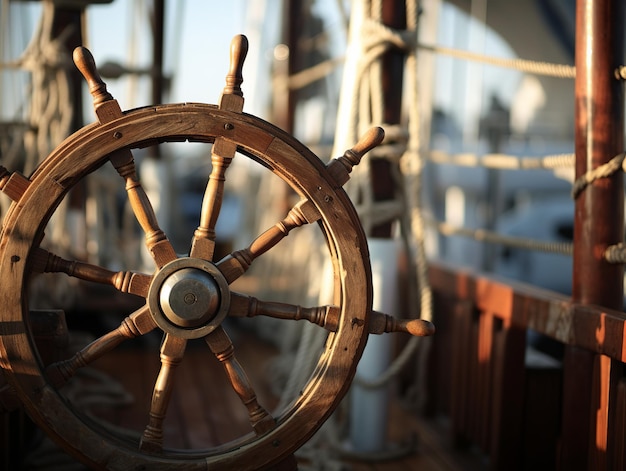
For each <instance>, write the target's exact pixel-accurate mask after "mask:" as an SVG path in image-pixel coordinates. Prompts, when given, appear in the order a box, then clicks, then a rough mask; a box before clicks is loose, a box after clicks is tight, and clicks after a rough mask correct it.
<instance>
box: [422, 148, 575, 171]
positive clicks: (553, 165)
mask: <svg viewBox="0 0 626 471" xmlns="http://www.w3.org/2000/svg"><path fill="white" fill-rule="evenodd" d="M425 153H426V154H427V155H428V159H429V160H430V161H431V162H434V163H437V164H452V165H459V166H463V167H479V166H481V167H486V168H497V169H503V170H535V169H548V170H554V169H558V168H572V167H573V166H574V162H575V160H576V157H575V155H574V154H553V155H546V156H543V157H519V156H515V155H506V154H484V155H481V156H479V155H476V154H470V153H459V154H449V153H447V152H444V151H440V150H427V151H425Z"/></svg>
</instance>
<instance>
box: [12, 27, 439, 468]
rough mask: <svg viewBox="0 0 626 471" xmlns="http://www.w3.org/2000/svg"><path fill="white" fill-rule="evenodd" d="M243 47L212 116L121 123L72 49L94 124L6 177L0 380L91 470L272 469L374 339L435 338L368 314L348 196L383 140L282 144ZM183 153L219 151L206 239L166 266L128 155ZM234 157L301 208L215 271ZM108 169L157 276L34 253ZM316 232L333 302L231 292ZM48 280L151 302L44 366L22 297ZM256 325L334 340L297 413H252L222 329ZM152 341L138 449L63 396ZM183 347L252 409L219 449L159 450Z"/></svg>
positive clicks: (338, 394)
mask: <svg viewBox="0 0 626 471" xmlns="http://www.w3.org/2000/svg"><path fill="white" fill-rule="evenodd" d="M247 47H248V46H247V40H246V38H245V37H244V36H237V37H235V38H234V39H233V42H232V45H231V66H230V69H229V71H228V74H227V76H226V87H225V88H224V91H223V94H222V96H221V98H220V101H219V105H218V106H215V105H207V104H196V103H185V104H169V105H162V106H150V107H145V108H140V109H134V110H131V111H125V112H124V111H122V110H121V109H120V106H119V105H118V102H117V101H116V100H114V99H113V97H112V96H111V95H110V93H109V92H108V91H107V88H106V85H105V84H104V82H103V81H102V79H101V78H100V76H99V75H98V73H97V71H96V66H95V63H94V60H93V57H92V56H91V54H90V53H89V51H88V50H86V49H85V48H77V49H76V50H75V51H74V61H75V63H76V65H77V67H78V68H79V69H80V71H81V73H82V74H83V75H84V77H85V79H86V80H87V82H88V85H89V90H90V93H91V95H92V96H93V102H94V107H95V112H96V115H97V118H98V121H97V122H95V123H93V124H91V125H88V126H86V127H84V128H82V129H81V130H79V131H78V132H76V133H74V134H73V135H71V136H70V137H68V138H67V139H66V140H65V141H64V142H63V143H61V144H60V145H59V146H58V147H57V148H56V150H54V151H53V152H52V153H51V154H50V155H49V156H48V158H47V159H46V160H45V161H43V163H42V164H41V165H40V166H39V167H38V168H37V169H36V171H35V172H34V173H33V175H32V176H31V177H30V178H26V177H25V176H22V175H21V174H19V173H17V172H13V173H12V172H9V171H8V170H7V169H5V168H2V167H0V188H1V189H2V190H3V192H4V193H6V194H7V195H9V197H11V199H12V200H13V204H12V205H11V208H10V210H9V211H8V213H7V214H6V216H5V219H4V223H3V227H2V238H1V242H0V276H1V277H2V285H1V287H0V305H1V306H2V308H1V310H0V315H1V317H0V360H1V362H2V363H1V364H2V368H3V370H4V372H5V374H6V376H7V380H8V382H9V384H10V385H11V387H12V388H14V390H15V392H16V394H17V396H18V397H19V399H20V400H21V402H22V403H23V405H24V408H25V409H26V411H27V412H28V414H29V415H30V416H31V417H32V418H33V420H34V421H35V422H36V423H37V424H38V425H39V426H40V427H41V428H42V429H43V430H44V431H45V432H46V433H47V434H48V435H49V436H50V437H51V438H53V439H54V440H55V441H56V442H57V443H59V444H60V445H61V446H62V447H63V448H64V449H65V450H66V451H67V452H69V453H70V454H71V455H73V456H75V457H76V458H77V459H79V460H81V461H82V462H84V463H85V464H87V465H89V466H91V467H93V468H101V469H133V470H140V469H150V470H155V469H163V470H165V469H167V470H174V469H184V470H193V469H203V470H204V469H237V470H246V469H267V468H271V467H272V466H274V465H275V464H276V463H279V462H281V461H283V460H284V459H285V458H286V457H289V456H291V455H292V454H293V452H294V451H295V450H296V449H297V448H299V447H300V446H302V445H303V444H304V443H305V442H306V441H307V440H308V439H309V438H310V437H311V436H312V435H313V434H314V433H315V432H316V430H317V429H318V428H319V427H320V426H321V425H322V423H323V422H324V421H325V420H326V419H327V418H328V416H329V415H330V414H331V413H332V412H333V410H334V409H335V408H336V407H337V405H338V404H339V402H340V401H341V399H342V398H343V397H344V395H345V393H346V392H347V390H348V388H349V385H350V383H351V381H352V379H353V376H354V373H355V369H356V365H357V362H358V361H359V359H360V356H361V353H362V351H363V348H364V347H365V343H366V340H367V337H368V335H369V334H370V333H376V334H380V333H384V332H391V331H404V332H409V333H411V334H413V335H430V334H432V333H433V332H434V328H433V326H432V324H430V323H429V322H426V321H422V320H418V319H414V320H398V319H395V318H393V317H391V316H389V315H387V314H383V313H379V312H373V311H372V283H371V272H370V265H369V257H368V249H367V243H366V239H365V235H364V233H363V230H362V228H361V225H360V223H359V219H358V216H357V214H356V211H355V209H354V207H353V206H352V204H351V202H350V200H349V199H348V197H347V195H346V193H345V192H344V190H343V189H342V185H343V184H344V183H345V182H346V181H347V180H348V178H349V173H350V171H351V169H352V167H353V166H354V165H356V164H358V163H359V160H360V159H361V157H362V156H363V155H364V154H365V153H366V152H367V151H368V150H370V149H371V148H373V147H374V146H376V145H377V144H379V143H380V142H381V141H382V139H383V131H382V129H380V128H375V129H372V130H370V131H369V132H368V133H366V134H365V136H364V137H363V138H362V139H361V141H360V142H359V143H357V144H356V145H355V147H353V148H352V149H350V150H348V151H346V152H345V154H344V155H343V156H341V157H339V158H337V159H334V160H332V161H331V162H330V163H329V164H327V165H326V164H324V163H323V162H322V161H321V160H320V159H319V158H318V157H317V156H315V155H314V154H313V153H312V152H311V151H310V150H308V149H307V148H306V147H305V146H304V145H302V144H301V143H299V142H298V141H297V140H296V139H294V138H293V137H291V136H290V135H288V134H286V133H285V132H283V131H281V130H280V129H278V128H276V127H274V126H273V125H271V124H269V123H267V122H265V121H263V120H261V119H259V118H257V117H254V116H250V115H247V114H245V113H243V112H242V110H243V103H244V100H243V94H242V92H241V88H240V85H241V83H242V81H243V77H242V67H243V61H244V58H245V55H246V52H247ZM177 141H192V142H201V143H209V144H212V147H211V164H212V170H211V174H210V176H209V180H208V183H207V186H206V191H205V194H204V199H203V203H202V210H201V214H200V215H199V225H198V228H197V229H196V230H195V232H194V233H193V237H192V241H191V246H190V250H189V253H188V255H186V256H179V255H177V254H176V253H175V251H174V249H173V247H172V244H171V243H170V240H169V239H168V237H167V236H166V234H165V233H164V231H163V230H162V229H161V228H160V227H159V225H158V221H157V218H156V216H155V212H154V210H153V208H152V205H151V203H150V201H149V199H148V197H147V195H146V192H145V191H144V189H143V187H142V184H141V182H140V180H139V178H138V175H137V170H136V167H135V163H134V159H133V154H132V151H133V149H138V148H142V147H145V146H148V145H157V144H161V143H165V142H177ZM236 153H238V154H241V155H243V156H246V157H248V158H250V159H253V160H254V161H256V162H258V163H260V164H261V165H262V166H263V167H265V168H266V169H267V170H269V171H271V172H273V173H274V174H275V175H277V176H278V177H280V178H281V179H282V180H283V181H285V182H286V183H287V184H288V185H289V186H290V187H291V189H293V191H294V192H295V193H296V194H297V195H298V197H299V202H298V203H297V204H295V205H294V206H293V208H292V209H291V210H290V211H289V212H288V214H287V215H286V217H285V218H284V219H283V220H281V221H279V222H277V223H276V224H275V225H274V226H273V227H271V228H269V229H268V230H267V231H265V232H263V233H262V234H261V235H259V236H258V237H256V239H254V240H253V241H252V243H251V244H250V245H249V246H248V247H246V248H243V249H241V250H236V251H234V252H232V253H230V254H229V255H227V256H226V257H224V258H221V259H220V260H214V248H215V244H216V233H215V226H216V221H217V219H218V216H219V213H220V207H221V205H222V199H223V193H224V183H225V174H226V170H227V168H228V166H229V164H230V163H231V161H232V159H233V158H234V157H235V154H236ZM105 165H112V166H113V167H114V168H115V170H117V172H118V173H119V175H120V176H121V178H122V179H123V180H124V181H125V189H126V192H127V196H128V200H129V203H130V205H131V207H132V209H133V212H134V214H135V216H136V218H137V221H138V222H139V225H140V226H141V228H142V229H143V232H144V233H145V244H146V247H147V249H148V251H149V253H150V254H151V256H152V258H153V259H154V262H155V266H156V269H155V271H154V272H153V273H150V274H148V273H141V272H134V271H118V272H114V271H111V270H108V269H106V268H104V267H100V266H97V265H94V264H88V263H85V262H81V261H78V260H66V259H64V258H62V257H61V256H59V255H57V254H55V253H52V252H51V251H48V250H46V249H44V248H43V247H42V241H44V240H45V235H44V231H45V228H46V225H47V223H48V221H49V220H50V218H51V217H52V215H53V214H54V213H55V211H56V209H57V207H58V206H59V204H60V202H61V201H62V200H63V199H64V198H65V197H66V195H67V194H68V192H69V190H70V189H71V188H73V187H74V186H75V185H76V184H77V183H78V182H79V181H81V179H83V178H85V177H86V176H87V175H89V174H90V173H92V172H94V171H95V170H97V169H98V168H100V167H102V166H105ZM313 223H317V225H318V226H319V228H320V230H321V231H322V233H323V235H324V237H325V240H326V242H327V248H328V252H329V254H330V258H331V259H332V262H333V271H334V286H335V289H334V299H333V302H332V304H330V305H326V306H317V307H312V308H306V307H301V306H298V305H292V304H288V303H278V302H269V301H264V300H260V299H256V298H254V297H252V296H248V295H244V294H241V293H238V292H235V291H233V290H232V289H231V284H232V283H233V282H234V281H235V280H237V279H238V278H239V277H241V276H242V275H243V274H244V273H246V271H247V270H248V268H249V267H250V266H251V264H252V263H253V262H254V260H255V259H257V257H260V256H262V255H263V254H264V253H265V252H267V251H268V250H270V249H272V248H274V247H275V246H276V245H277V244H278V243H279V242H280V241H281V240H282V239H283V238H284V237H285V236H287V235H288V234H289V232H290V231H291V230H292V229H294V228H297V227H298V226H302V225H305V224H313ZM275 250H279V248H276V249H275ZM47 273H65V274H67V275H69V276H70V277H73V278H76V279H78V280H86V281H88V282H95V283H99V284H102V285H109V286H113V287H114V288H116V289H117V290H119V291H120V292H122V293H129V294H130V295H135V296H138V297H141V298H144V299H145V304H144V305H143V307H141V308H139V309H137V310H136V311H135V312H133V313H132V314H131V315H129V316H128V317H126V318H125V319H124V320H123V321H122V322H121V324H120V325H119V327H117V328H115V329H113V330H111V331H110V332H108V333H106V334H104V335H102V336H100V337H98V338H96V339H95V340H94V341H92V342H91V343H89V344H88V345H87V346H86V347H84V348H82V349H80V350H79V351H77V352H75V353H73V354H72V355H71V356H70V357H69V358H66V359H65V360H62V361H58V362H56V363H53V364H50V365H47V366H44V365H43V363H42V360H41V357H40V355H39V352H38V350H37V348H36V346H35V342H34V341H33V334H32V329H31V322H30V319H29V312H30V311H29V285H30V281H31V280H32V279H33V278H35V277H40V276H41V277H45V276H49V275H46V274H47ZM261 315H263V316H271V317H274V318H279V319H285V320H289V319H292V320H307V321H309V322H311V323H314V324H317V325H319V326H320V328H324V329H326V330H327V331H328V332H329V334H328V338H327V341H326V344H325V347H324V351H323V352H322V353H321V355H320V358H319V361H318V363H317V366H316V368H315V370H314V372H313V373H312V375H311V377H310V379H309V381H308V383H307V384H306V386H305V387H304V388H303V390H302V392H301V394H300V395H299V397H298V398H296V399H295V400H294V401H293V403H292V404H291V406H289V407H287V408H286V409H285V410H284V411H282V412H281V413H280V414H277V415H276V416H274V415H273V414H272V413H270V411H268V410H267V409H266V408H264V407H263V405H262V404H260V403H259V400H258V399H257V394H256V393H255V389H254V387H253V385H252V384H251V382H250V380H249V379H248V376H247V374H246V372H245V370H244V368H243V367H242V365H241V364H240V363H239V362H238V360H237V356H236V351H235V348H234V347H233V343H232V342H231V340H230V338H229V335H228V333H227V331H226V329H225V328H224V326H223V325H222V323H223V321H224V319H226V318H227V317H229V316H231V317H253V316H261ZM159 329H160V330H161V331H162V332H163V340H162V343H161V348H160V360H161V367H160V372H159V374H158V377H157V379H156V382H155V384H154V388H153V394H152V401H151V403H150V405H149V414H147V416H146V426H145V429H144V431H143V433H142V435H141V439H139V440H131V439H129V438H128V437H126V436H121V435H118V434H116V433H115V432H113V431H111V430H109V429H106V428H103V427H102V426H100V425H99V424H98V423H96V422H94V421H93V420H92V419H90V418H89V417H86V416H84V415H83V414H81V412H80V411H78V410H76V409H75V408H74V407H73V405H72V404H71V403H70V401H68V400H66V399H65V398H64V396H63V394H62V391H63V387H64V385H65V384H66V383H67V382H68V381H69V380H70V379H71V378H72V377H73V376H74V375H75V374H76V372H77V371H79V370H80V369H81V368H83V367H85V366H87V365H90V364H91V363H92V362H94V361H95V360H96V359H98V358H100V357H103V356H105V355H107V354H108V353H110V352H111V351H112V350H113V349H115V348H116V347H117V346H118V345H119V344H121V343H122V342H123V341H125V340H127V339H132V338H136V337H141V336H144V335H146V334H147V333H148V332H151V331H154V330H159ZM191 339H203V340H204V342H205V343H206V345H207V346H208V349H207V352H208V354H209V355H210V354H211V353H212V354H213V355H214V356H215V357H216V358H217V359H218V360H219V362H220V363H221V364H222V365H223V368H224V370H225V373H226V376H227V378H228V380H229V383H230V385H232V388H233V389H234V391H235V392H236V393H237V395H238V396H239V398H240V399H241V403H242V406H241V407H243V408H246V409H247V414H248V416H249V422H250V432H249V433H248V434H246V435H244V436H242V437H239V438H238V439H236V440H234V441H232V442H229V443H226V444H224V445H220V446H218V447H214V448H207V449H194V450H179V449H172V448H169V447H168V444H167V443H164V441H165V440H164V439H163V422H164V419H165V417H166V415H167V408H168V403H169V400H170V398H171V394H172V390H173V389H174V387H175V383H174V376H175V372H176V368H177V366H178V365H179V364H180V363H181V362H182V361H184V356H185V347H186V345H187V343H188V341H189V340H191ZM146 408H148V407H146ZM224 413H227V412H224Z"/></svg>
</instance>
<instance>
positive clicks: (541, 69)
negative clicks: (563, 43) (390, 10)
mask: <svg viewBox="0 0 626 471" xmlns="http://www.w3.org/2000/svg"><path fill="white" fill-rule="evenodd" d="M417 47H419V48H420V49H423V50H425V51H428V52H433V53H436V54H442V55H447V56H452V57H456V58H458V59H465V60H471V61H475V62H482V63H485V64H489V65H495V66H498V67H503V68H507V69H515V70H519V71H520V72H526V73H529V74H534V75H545V76H548V77H557V78H568V79H573V78H575V77H576V67H574V66H572V65H562V64H552V63H549V62H540V61H531V60H527V59H503V58H498V57H490V56H485V55H483V54H476V53H474V52H469V51H463V50H461V49H453V48H449V47H444V46H431V45H427V44H418V45H417Z"/></svg>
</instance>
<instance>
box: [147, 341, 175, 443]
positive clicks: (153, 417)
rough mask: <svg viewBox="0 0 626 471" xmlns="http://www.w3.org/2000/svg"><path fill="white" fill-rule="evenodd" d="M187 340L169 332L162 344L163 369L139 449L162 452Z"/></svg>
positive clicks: (155, 389) (155, 387) (156, 385)
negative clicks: (171, 401)
mask: <svg viewBox="0 0 626 471" xmlns="http://www.w3.org/2000/svg"><path fill="white" fill-rule="evenodd" d="M186 345H187V340H185V339H183V338H180V337H175V336H173V335H169V334H167V335H166V336H165V339H164V340H163V344H162V345H161V371H159V376H158V378H157V380H156V383H155V385H154V391H153V393H152V402H151V404H150V420H149V422H148V426H147V427H146V429H145V430H144V432H143V435H142V437H141V442H140V443H139V449H140V450H142V451H149V452H160V451H161V450H162V449H163V420H164V419H165V414H166V412H167V406H168V405H169V402H170V398H171V396H172V391H173V389H174V372H175V371H176V367H177V366H178V365H179V364H180V362H181V361H182V359H183V356H184V354H185V347H186Z"/></svg>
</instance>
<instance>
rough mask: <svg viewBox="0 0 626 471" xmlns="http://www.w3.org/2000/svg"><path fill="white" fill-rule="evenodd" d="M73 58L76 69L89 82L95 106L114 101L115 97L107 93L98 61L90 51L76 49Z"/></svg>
mask: <svg viewBox="0 0 626 471" xmlns="http://www.w3.org/2000/svg"><path fill="white" fill-rule="evenodd" d="M72 57H73V59H74V64H76V67H77V68H78V70H80V73H81V74H83V77H85V80H86V81H87V85H88V86H89V93H91V96H92V97H93V104H94V105H99V104H101V103H104V102H105V101H110V100H113V96H112V95H111V94H110V93H109V92H108V91H107V86H106V84H105V83H104V81H103V80H102V77H100V74H99V73H98V69H97V67H96V61H95V60H94V58H93V55H92V54H91V52H90V51H89V49H87V48H86V47H83V46H78V47H77V48H76V49H74V53H73V55H72Z"/></svg>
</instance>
